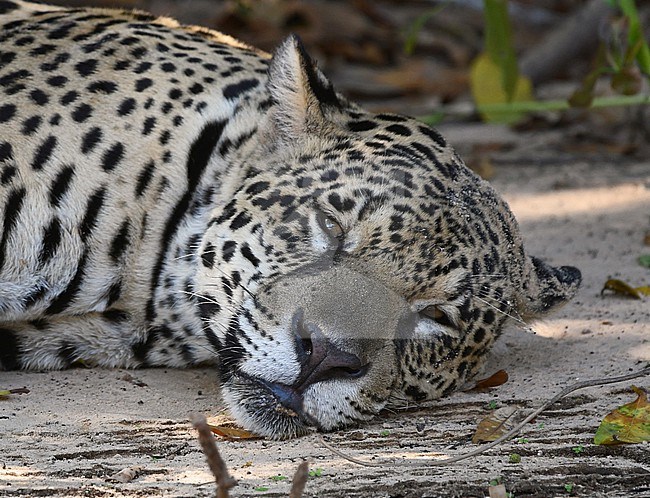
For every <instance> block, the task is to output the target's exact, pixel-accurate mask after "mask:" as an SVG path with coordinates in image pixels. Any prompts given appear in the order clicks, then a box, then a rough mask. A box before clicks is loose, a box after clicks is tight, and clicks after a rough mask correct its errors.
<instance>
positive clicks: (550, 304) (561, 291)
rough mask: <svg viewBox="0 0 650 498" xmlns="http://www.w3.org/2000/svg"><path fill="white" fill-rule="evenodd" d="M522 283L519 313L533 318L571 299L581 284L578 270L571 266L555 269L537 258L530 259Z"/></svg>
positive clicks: (524, 316)
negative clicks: (521, 299) (522, 292)
mask: <svg viewBox="0 0 650 498" xmlns="http://www.w3.org/2000/svg"><path fill="white" fill-rule="evenodd" d="M527 273H528V275H527V277H526V281H525V282H524V286H523V291H524V298H523V302H522V303H521V308H522V309H521V310H520V313H521V314H522V316H523V318H524V319H526V318H535V317H537V316H540V315H543V314H545V313H547V312H548V311H551V310H552V309H554V308H556V307H558V306H559V305H561V304H564V303H565V302H567V301H568V300H569V299H571V298H572V297H573V296H574V295H575V294H576V292H578V288H579V287H580V283H581V282H582V275H581V273H580V270H578V269H577V268H574V267H573V266H561V267H559V268H556V267H554V266H550V265H548V264H546V263H544V262H543V261H542V260H541V259H539V258H535V257H533V258H530V260H529V264H528V272H527Z"/></svg>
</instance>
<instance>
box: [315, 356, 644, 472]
mask: <svg viewBox="0 0 650 498" xmlns="http://www.w3.org/2000/svg"><path fill="white" fill-rule="evenodd" d="M645 375H650V367H647V368H644V369H642V370H639V371H638V372H635V373H631V374H628V375H621V376H619V377H612V378H611V379H593V380H585V381H582V382H576V383H575V384H572V385H570V386H569V387H566V388H564V389H563V390H562V391H560V392H559V393H558V394H557V395H555V396H554V397H553V398H551V399H550V400H548V401H547V402H546V403H544V404H543V405H542V406H540V407H539V408H538V409H537V410H535V411H533V412H532V413H530V414H529V415H528V416H527V417H526V418H525V419H524V420H522V421H521V422H520V423H519V424H518V425H517V426H516V427H513V428H512V429H511V430H510V431H508V432H506V433H505V434H504V435H503V436H501V437H500V438H499V439H497V440H496V441H492V442H491V443H487V444H484V445H483V446H481V447H480V448H477V449H475V450H472V451H469V452H467V453H463V454H461V455H456V456H454V457H450V458H445V459H444V460H426V462H424V461H408V462H390V465H393V466H400V467H402V466H404V467H432V466H435V467H438V466H441V465H449V464H451V463H456V462H460V461H461V460H466V459H468V458H472V457H475V456H477V455H480V454H481V453H485V452H486V451H487V450H489V449H492V448H494V447H495V446H498V445H500V444H502V443H504V442H506V441H508V440H509V439H512V438H513V437H515V436H516V435H517V434H519V433H520V432H521V429H523V428H524V426H525V425H526V424H528V422H530V421H531V420H533V419H534V418H535V417H537V416H538V415H539V414H540V413H542V412H543V411H544V410H546V409H547V408H548V407H549V406H551V405H552V404H554V403H556V402H557V401H559V400H560V399H562V398H564V397H565V396H566V395H568V394H570V393H572V392H573V391H577V390H578V389H585V388H587V387H594V386H605V385H607V384H615V383H617V382H624V381H626V380H632V379H636V378H638V377H643V376H645ZM319 441H320V443H321V444H322V445H323V446H325V448H327V449H328V450H330V451H331V452H332V453H334V454H335V455H337V456H339V457H341V458H344V459H345V460H348V461H349V462H352V463H356V464H357V465H363V466H365V467H385V466H386V465H387V464H388V462H376V463H375V462H367V461H365V460H359V459H358V458H354V457H351V456H348V455H346V454H345V453H343V452H341V451H340V450H338V449H336V448H334V447H333V446H332V445H331V444H329V443H327V442H326V441H325V440H323V437H322V436H319Z"/></svg>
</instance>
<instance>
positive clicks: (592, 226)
mask: <svg viewBox="0 0 650 498" xmlns="http://www.w3.org/2000/svg"><path fill="white" fill-rule="evenodd" d="M443 132H444V133H445V134H446V135H447V136H448V138H449V139H450V140H451V142H452V143H456V144H460V145H461V147H460V149H461V153H463V152H464V151H466V150H468V148H469V146H470V145H471V144H472V143H474V142H480V141H485V142H495V141H496V142H500V143H503V142H507V143H509V142H512V143H513V144H515V145H516V146H515V147H514V148H513V149H511V150H509V151H505V152H501V153H499V154H497V155H496V156H495V157H494V158H493V160H494V163H495V165H496V176H495V178H494V179H493V182H494V183H495V185H496V186H497V188H498V189H499V190H500V191H501V192H503V193H504V195H505V196H506V198H507V199H508V200H509V202H510V204H511V206H512V209H513V210H514V212H515V213H516V215H517V216H518V218H519V220H520V222H521V225H522V230H523V232H524V233H525V237H526V239H527V242H528V247H529V250H530V251H531V252H533V253H536V254H537V255H539V256H542V257H544V258H547V259H549V260H551V261H552V262H554V263H556V264H573V265H576V266H578V267H580V268H581V270H582V272H583V275H584V285H583V288H582V289H581V291H580V293H579V295H578V296H577V298H576V299H575V300H574V301H573V302H572V303H570V304H569V305H567V306H566V307H564V308H563V309H562V310H561V311H560V312H558V313H557V314H555V315H553V316H551V317H548V318H547V319H546V320H545V321H544V322H541V323H537V324H535V325H533V327H532V330H534V331H535V333H534V334H533V333H530V332H531V331H527V330H522V329H521V328H517V327H515V326H514V325H512V326H511V327H509V328H508V329H507V331H506V333H505V334H504V336H503V338H502V339H500V341H499V342H498V344H497V346H496V348H495V350H494V352H493V354H492V356H491V359H490V361H489V363H488V365H487V367H486V372H487V373H491V372H494V371H496V370H498V369H500V368H503V369H505V370H506V371H507V372H508V374H509V376H510V380H509V381H508V382H507V383H506V384H505V385H503V386H501V387H499V388H496V389H494V390H492V391H491V392H489V393H457V394H454V395H452V396H451V397H449V398H446V399H444V400H441V401H439V402H437V403H435V404H433V406H431V407H429V408H423V409H415V410H411V411H408V412H404V413H386V414H385V416H384V417H382V418H380V419H377V420H376V421H375V422H374V423H371V424H368V425H365V426H363V427H360V428H356V429H351V430H349V431H345V432H338V433H334V434H331V435H327V436H326V438H327V440H328V441H329V442H330V443H332V444H334V445H335V446H337V447H338V448H339V449H341V450H343V451H345V452H347V453H349V454H350V455H354V456H357V457H359V458H362V459H367V460H370V461H374V462H386V463H385V465H382V466H381V467H379V468H370V467H360V466H357V465H354V464H352V463H349V462H347V461H345V460H343V459H341V458H339V457H336V456H334V455H333V454H332V453H331V452H330V451H328V450H327V449H324V448H322V447H321V446H319V443H318V439H317V438H316V437H315V436H308V437H304V438H301V439H298V440H292V441H288V442H273V441H243V442H241V441H240V442H228V441H222V442H220V443H219V447H220V449H221V452H222V453H223V455H224V457H225V459H226V461H227V462H228V464H229V467H230V470H231V473H232V474H233V475H234V476H235V477H236V478H237V480H238V481H239V485H238V486H237V487H236V488H234V490H233V492H232V495H233V496H287V493H288V489H289V481H288V480H282V479H281V478H277V479H273V477H274V476H278V475H280V476H287V477H290V476H292V475H293V472H294V470H295V468H296V466H297V464H298V463H299V462H300V461H302V460H303V459H307V460H308V461H309V462H310V466H311V468H312V469H320V471H319V472H320V476H319V477H313V478H311V479H310V480H309V482H308V484H307V489H306V492H305V496H334V497H353V496H372V497H425V496H426V497H434V496H445V497H452V496H487V494H488V482H489V481H490V480H491V479H494V478H497V477H500V478H501V479H502V482H503V483H504V484H505V486H506V488H507V489H508V491H510V492H512V493H514V496H517V497H521V496H536V497H549V496H570V495H573V496H607V497H612V496H650V451H648V446H647V445H629V446H621V447H599V446H595V445H593V443H592V438H593V434H594V431H595V429H596V427H597V426H598V424H599V421H600V419H601V418H602V417H603V416H604V415H605V414H607V413H608V412H609V411H611V410H612V409H614V408H616V407H617V406H619V405H621V404H623V403H626V402H629V401H632V400H633V399H634V396H633V395H632V394H630V393H629V392H628V391H627V389H628V388H629V386H630V384H632V383H631V382H628V383H624V384H618V385H612V386H607V387H600V388H590V389H587V390H584V391H579V392H577V393H575V394H573V395H571V396H569V397H568V398H566V399H564V400H563V401H561V402H559V403H557V404H556V405H554V406H553V407H552V408H550V409H549V410H548V411H546V412H545V413H543V414H542V415H541V416H540V417H538V418H537V420H536V421H535V423H533V424H530V425H529V426H528V428H527V429H526V430H525V432H524V434H522V437H524V438H525V439H520V440H515V441H512V442H509V443H507V444H505V445H503V446H501V447H498V448H495V449H493V450H490V451H488V452H487V453H486V454H485V455H482V456H479V457H476V458H473V459H470V460H466V461H463V462H461V463H458V464H454V465H449V466H446V467H440V468H435V467H430V466H429V467H428V466H427V465H426V462H427V460H429V459H434V458H441V457H443V456H450V455H455V454H458V453H462V452H465V451H468V450H470V449H473V448H475V445H473V444H472V443H471V441H470V439H471V435H472V433H473V431H474V429H475V427H476V423H477V421H478V420H479V419H481V418H483V417H484V416H485V415H486V414H487V413H489V410H488V408H487V404H488V403H489V402H490V401H495V402H496V403H497V405H499V406H503V405H513V406H518V407H521V408H523V409H529V408H533V407H536V406H538V405H539V404H541V403H542V402H543V401H544V400H545V399H547V398H550V397H551V396H552V395H553V394H555V393H557V392H558V391H560V390H561V389H562V388H563V387H565V386H567V385H568V384H571V383H573V382H575V381H577V380H583V379H588V378H597V377H610V376H614V375H619V374H625V373H628V372H631V371H634V370H638V369H641V368H642V367H643V366H645V365H646V364H647V361H648V360H650V342H649V339H650V305H649V300H648V299H646V300H642V301H636V300H631V299H625V298H621V297H611V296H606V297H602V296H601V295H600V289H601V288H602V285H603V283H604V282H605V281H606V280H607V278H609V277H614V278H621V279H625V280H627V281H629V282H630V283H632V284H635V285H648V284H650V271H649V270H647V269H644V268H642V267H641V266H639V265H638V263H637V261H636V258H637V257H638V255H640V254H641V253H644V252H645V253H648V252H650V248H649V247H647V246H645V247H644V246H643V238H644V235H645V233H646V231H648V230H649V229H650V163H648V162H642V161H640V160H636V161H635V160H631V159H629V158H627V159H625V158H617V157H615V156H608V157H603V156H598V155H592V156H583V155H580V154H576V153H568V152H563V151H562V150H561V148H560V147H558V145H557V144H558V143H559V142H560V139H561V132H558V133H544V134H536V135H535V139H534V140H533V139H532V138H531V137H530V136H529V137H526V136H523V137H522V136H515V135H513V134H512V133H511V132H509V131H507V130H505V129H502V128H486V127H482V128H478V127H477V128H472V127H469V128H468V127H463V128H455V127H447V128H445V129H443ZM125 374H126V376H125ZM130 376H132V377H130ZM134 379H135V380H137V381H139V382H134ZM635 383H636V384H637V385H641V386H645V387H650V379H648V378H642V379H637V380H636V381H635ZM138 384H140V385H138ZM23 386H25V387H27V388H29V389H30V393H29V394H27V395H22V396H13V397H11V398H10V399H8V400H5V401H0V496H56V497H62V496H75V497H77V496H86V497H121V496H142V497H145V496H146V497H149V496H165V497H167V496H169V497H181V496H187V497H190V496H214V485H213V483H212V478H211V475H210V474H209V472H208V470H207V466H206V464H205V459H204V456H203V454H202V452H201V450H200V448H199V446H198V444H197V442H196V440H195V435H194V432H193V430H192V429H191V428H190V426H189V424H188V422H187V415H188V413H189V412H191V411H199V412H203V413H205V414H208V415H214V414H216V413H217V412H218V411H219V410H220V409H221V407H222V404H221V402H220V396H219V388H218V386H217V383H216V376H215V374H214V373H213V372H211V371H208V370H190V371H174V370H162V369H158V370H139V371H134V372H125V371H111V370H84V369H75V370H69V371H64V372H47V373H24V372H0V387H5V388H17V387H23ZM577 446H582V448H583V449H582V451H578V452H577V453H576V451H573V448H575V447H577ZM511 453H518V454H519V455H521V462H520V463H516V464H515V463H509V461H508V456H509V454H511ZM408 459H411V460H413V459H419V460H420V461H421V462H422V465H421V466H418V467H402V466H398V465H395V464H394V463H390V462H400V461H404V460H408ZM132 466H136V467H140V468H141V472H140V474H139V477H137V478H136V479H135V480H133V481H132V482H129V483H125V484H120V483H116V482H111V480H110V476H111V475H113V474H114V473H116V472H117V471H119V470H121V469H123V468H126V467H132ZM567 488H569V489H570V491H568V490H567ZM263 489H266V490H263Z"/></svg>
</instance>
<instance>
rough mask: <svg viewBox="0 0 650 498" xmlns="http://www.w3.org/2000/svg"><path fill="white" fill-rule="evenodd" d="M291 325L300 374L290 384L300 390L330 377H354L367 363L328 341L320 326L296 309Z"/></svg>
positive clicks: (360, 374) (365, 368)
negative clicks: (310, 321)
mask: <svg viewBox="0 0 650 498" xmlns="http://www.w3.org/2000/svg"><path fill="white" fill-rule="evenodd" d="M292 329H293V334H294V337H295V340H296V341H295V343H296V354H297V356H298V361H300V365H301V368H300V375H299V376H298V379H296V381H295V382H294V384H293V386H294V388H296V389H298V390H299V391H303V390H304V389H305V388H307V387H308V386H310V385H312V384H315V383H317V382H321V381H324V380H330V379H356V378H360V377H363V376H364V375H365V374H366V372H367V371H368V367H369V364H365V365H364V364H363V363H362V361H361V359H360V358H359V357H358V356H357V355H355V354H353V353H349V352H347V351H343V350H342V349H340V348H339V347H338V346H337V345H336V344H334V343H333V342H332V341H330V340H329V339H328V338H327V337H325V335H324V334H323V332H322V331H321V329H320V328H319V327H318V326H317V325H316V324H313V323H309V322H307V321H306V320H305V315H304V312H303V311H302V310H301V309H299V310H298V311H297V312H296V313H295V314H294V316H293V320H292Z"/></svg>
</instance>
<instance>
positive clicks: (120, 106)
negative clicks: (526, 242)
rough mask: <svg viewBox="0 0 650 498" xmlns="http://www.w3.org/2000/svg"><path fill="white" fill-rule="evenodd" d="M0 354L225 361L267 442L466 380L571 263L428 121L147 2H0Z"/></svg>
mask: <svg viewBox="0 0 650 498" xmlns="http://www.w3.org/2000/svg"><path fill="white" fill-rule="evenodd" d="M0 15H1V16H0V221H1V222H2V233H1V238H0V368H4V369H12V368H37V369H51V368H64V367H67V366H69V365H70V364H72V363H74V362H77V361H83V362H84V363H85V364H87V365H101V366H112V367H115V366H130V367H134V366H142V365H169V366H188V365H195V364H198V363H202V362H214V360H218V362H219V374H220V379H221V382H222V386H223V392H224V397H225V399H226V401H227V403H228V404H229V406H230V408H231V410H232V411H233V413H234V414H235V415H236V416H237V417H238V418H239V419H240V421H242V423H244V424H245V425H246V426H247V427H249V428H250V429H252V430H255V431H258V432H260V433H262V434H266V435H270V436H273V437H287V436H291V435H296V434H302V433H304V432H305V431H306V430H308V428H309V427H316V428H319V429H323V430H332V429H335V428H337V427H340V426H343V425H345V424H350V423H354V422H356V421H360V420H366V419H368V418H370V417H371V416H373V415H374V414H376V413H378V412H379V410H381V409H382V408H383V407H384V406H386V405H389V404H390V405H399V404H404V403H409V402H413V401H416V402H417V401H420V400H424V399H432V398H435V397H438V396H441V395H444V394H446V393H449V392H451V391H452V390H453V389H455V388H456V387H457V386H458V385H459V384H460V383H462V382H463V381H464V379H466V378H467V377H470V376H472V375H474V374H475V373H476V372H477V370H478V369H479V367H480V364H481V359H482V358H483V357H484V355H485V353H486V352H487V351H488V350H489V348H490V346H491V345H492V344H493V342H494V340H495V339H496V338H497V337H498V335H499V333H500V331H501V328H502V326H503V324H504V322H505V320H506V318H507V317H512V316H515V317H519V318H524V319H525V318H528V317H533V316H536V315H539V314H541V313H544V312H546V311H548V310H550V309H552V308H553V307H554V306H555V305H557V304H559V303H562V302H564V301H566V300H567V299H568V298H570V297H571V296H572V295H573V294H574V293H575V292H576V290H577V287H578V285H579V283H580V273H579V272H578V271H577V270H576V269H574V268H571V267H561V268H554V267H551V266H549V265H547V264H545V263H543V262H542V261H540V260H538V259H536V258H532V257H529V256H528V255H527V253H526V252H525V250H524V248H523V245H522V241H521V237H520V234H519V228H518V226H517V223H516V221H515V220H514V217H513V216H512V214H511V213H510V211H509V209H508V206H507V205H506V204H505V202H503V201H502V200H501V199H500V198H499V196H498V195H497V194H496V193H495V192H494V190H493V189H492V188H491V187H490V186H489V185H488V184H487V183H486V182H484V181H482V180H481V179H480V178H478V177H476V176H475V175H474V174H473V173H472V172H471V171H469V170H468V169H467V168H466V167H465V166H464V165H463V163H462V161H461V160H460V159H459V158H458V157H457V156H456V154H455V153H454V151H453V150H452V149H451V147H449V146H448V145H447V143H446V142H445V140H444V139H443V138H442V137H441V136H440V135H439V134H438V133H437V132H435V131H434V130H432V129H430V128H428V127H426V126H424V125H423V124H421V123H419V122H418V121H416V120H414V119H412V118H407V117H404V116H397V115H392V114H378V115H375V114H371V113H367V112H365V111H363V110H362V109H360V108H359V107H358V106H356V105H355V104H352V103H350V102H348V101H347V100H345V99H344V98H343V97H342V96H341V95H339V94H337V93H336V92H335V91H334V90H333V88H332V86H331V84H330V83H329V82H328V81H327V79H326V78H325V77H324V76H323V75H322V73H321V72H320V71H319V70H318V69H317V68H316V66H315V65H314V63H313V61H312V60H311V59H310V58H309V56H308V55H307V54H306V52H305V50H304V48H303V47H302V45H301V44H300V42H299V41H298V40H297V39H296V38H295V37H290V38H288V39H287V40H285V41H284V42H283V43H282V44H281V45H280V46H279V48H278V49H277V51H276V53H275V54H274V56H273V57H272V58H271V57H270V56H268V55H266V54H264V53H262V52H259V51H256V50H254V49H252V48H250V47H246V46H245V45H243V44H241V43H239V42H236V41H234V40H232V39H230V38H229V37H227V36H224V35H221V34H219V33H216V32H213V31H209V30H206V29H202V28H196V27H181V26H178V24H177V23H175V21H172V20H170V19H165V18H155V17H152V16H149V15H147V14H144V13H139V12H125V11H117V10H105V9H62V8H58V7H48V6H44V5H35V4H30V3H26V2H21V1H17V0H16V1H12V0H5V1H2V2H0Z"/></svg>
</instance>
